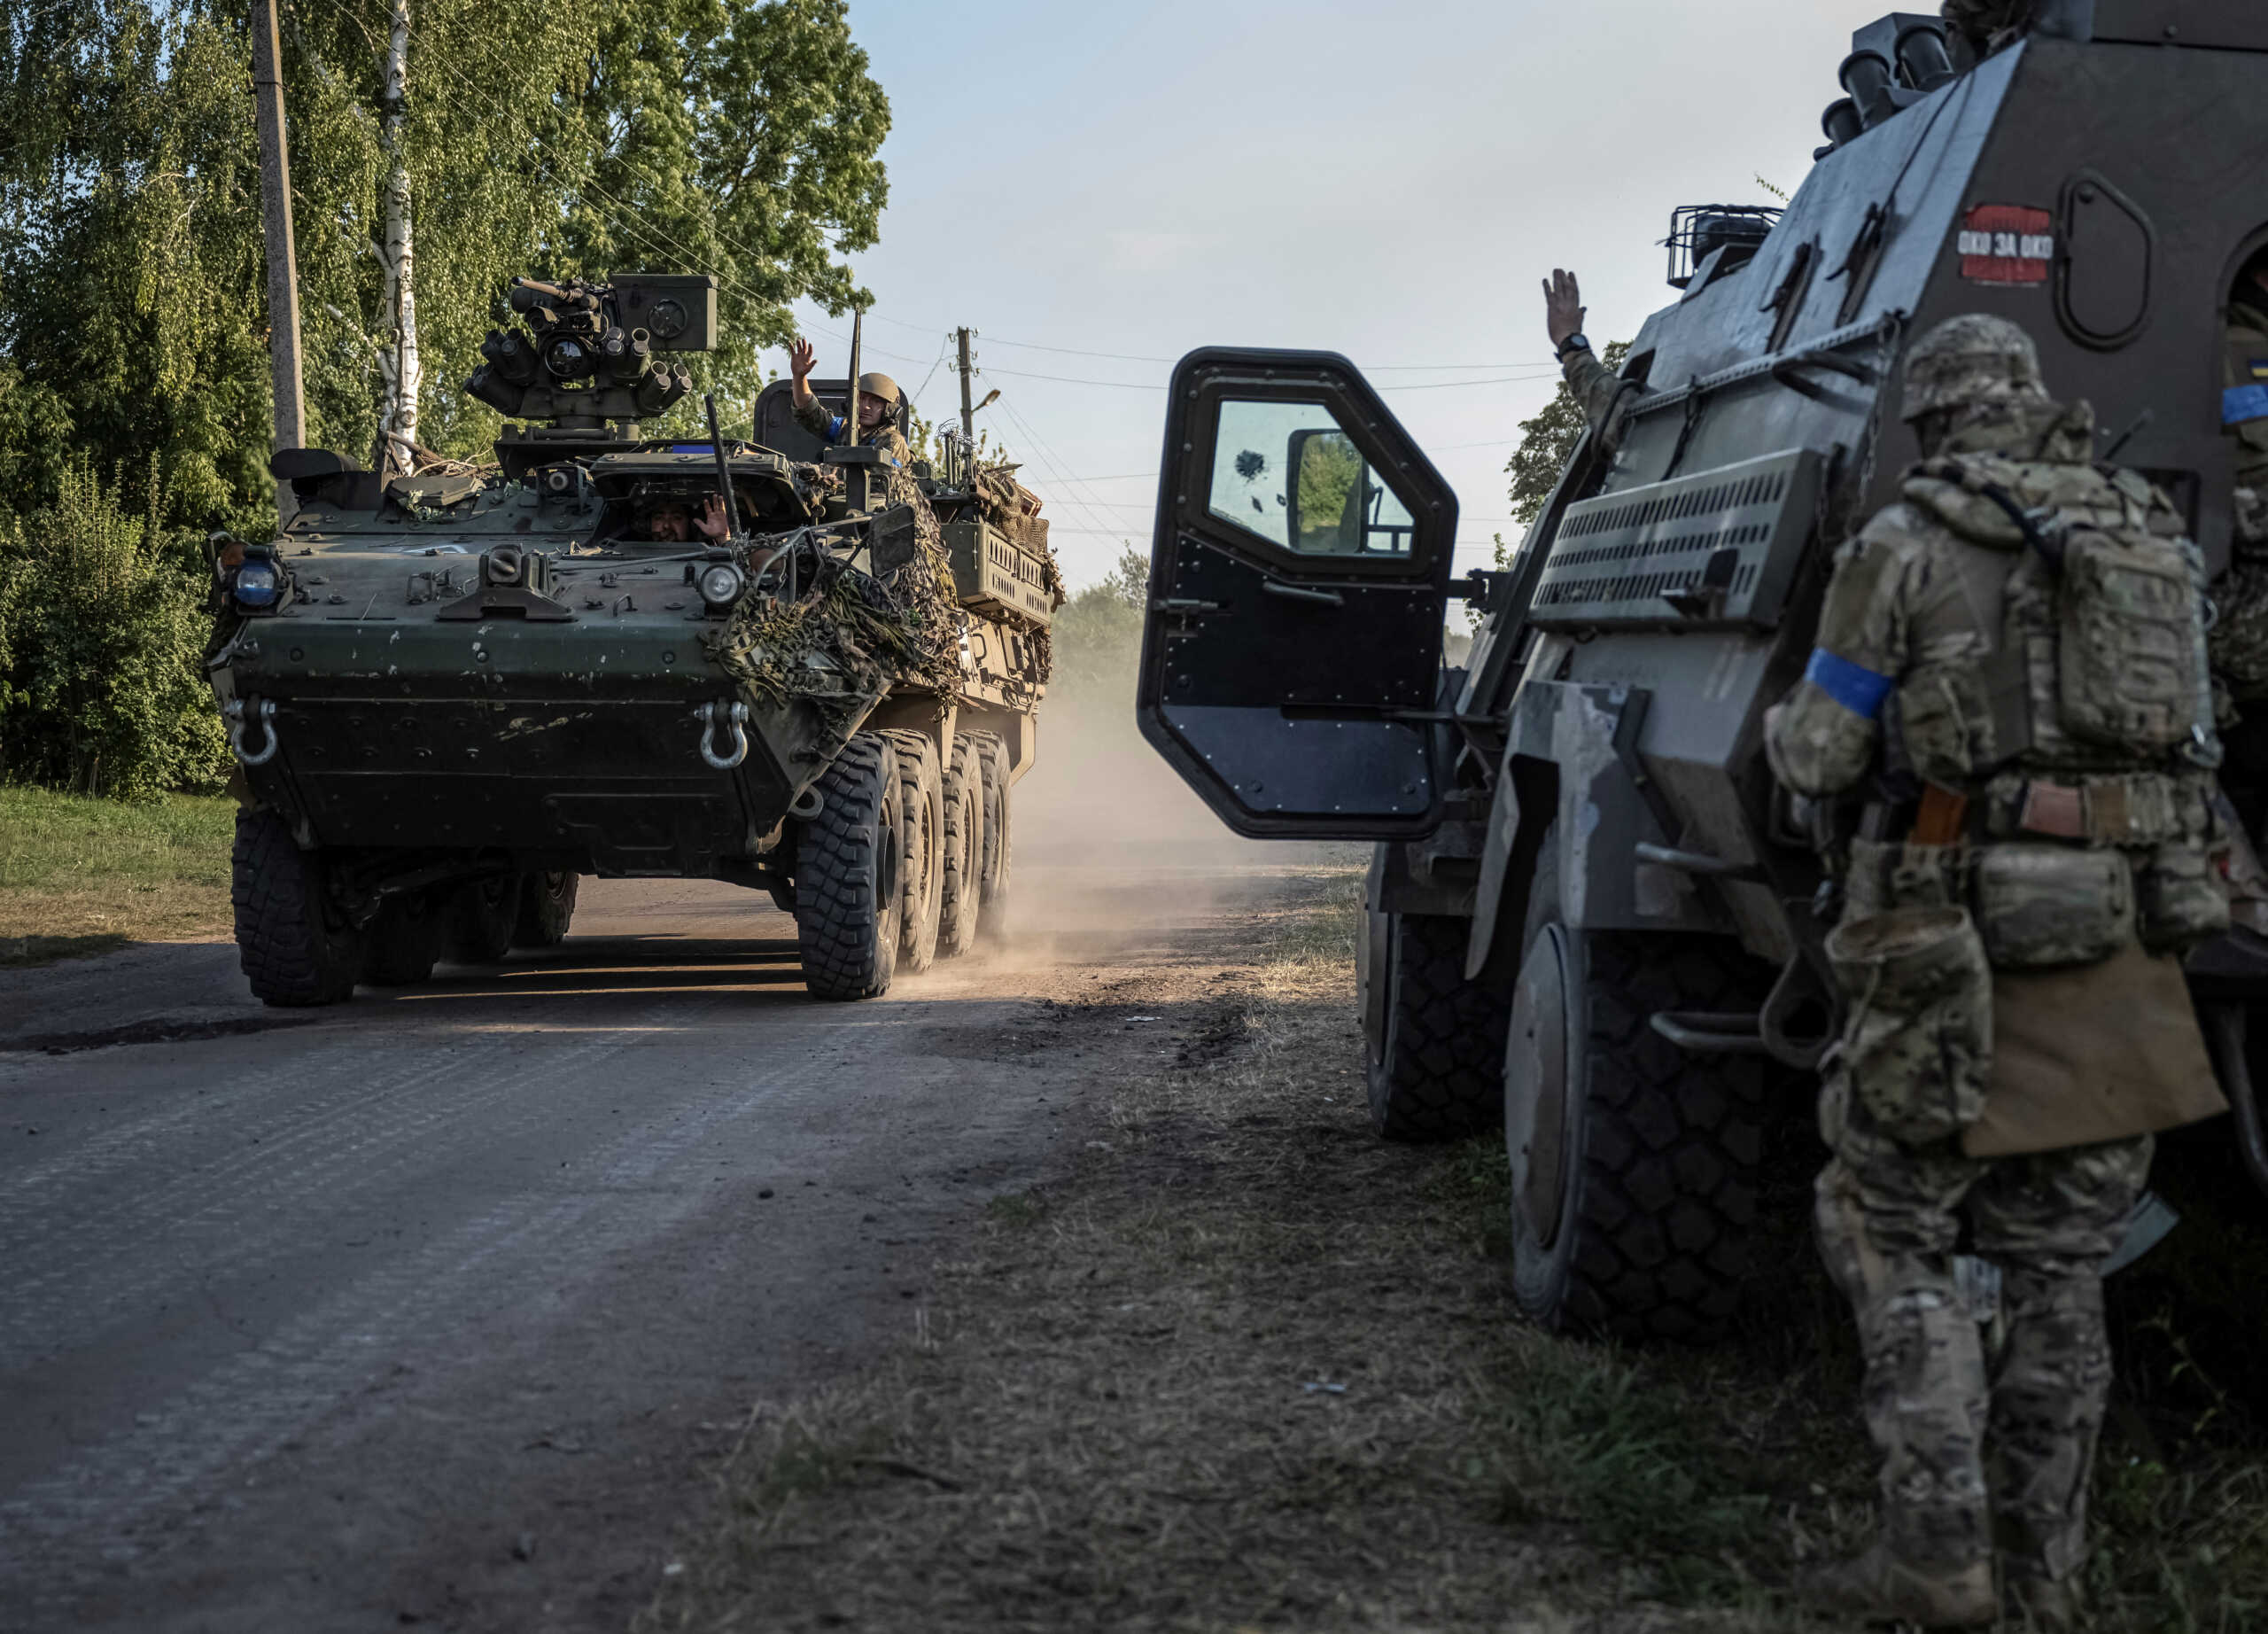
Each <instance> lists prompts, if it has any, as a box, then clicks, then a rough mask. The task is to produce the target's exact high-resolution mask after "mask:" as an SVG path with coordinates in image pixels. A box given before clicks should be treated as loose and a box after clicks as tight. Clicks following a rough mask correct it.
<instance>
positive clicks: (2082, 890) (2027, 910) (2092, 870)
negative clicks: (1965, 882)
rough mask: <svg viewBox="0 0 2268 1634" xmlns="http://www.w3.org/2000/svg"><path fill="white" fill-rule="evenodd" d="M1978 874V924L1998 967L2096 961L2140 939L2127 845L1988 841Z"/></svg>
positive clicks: (1973, 888) (1973, 894)
mask: <svg viewBox="0 0 2268 1634" xmlns="http://www.w3.org/2000/svg"><path fill="white" fill-rule="evenodd" d="M1970 879H1971V884H1970V899H1971V901H1972V903H1973V904H1974V906H1975V908H1976V913H1977V929H1978V930H1979V931H1980V932H1981V933H1982V935H1983V938H1984V943H1985V953H1986V954H1987V955H1988V956H1989V957H1990V958H1991V960H1992V964H1993V965H1994V966H1995V967H1996V968H1998V969H2007V970H2039V969H2049V968H2052V967H2054V966H2056V965H2075V964H2093V963H2095V962H2096V961H2100V960H2104V959H2108V958H2109V957H2110V956H2111V955H2112V954H2113V953H2117V952H2118V951H2119V950H2120V949H2121V948H2123V947H2124V946H2125V945H2127V944H2128V943H2130V942H2132V940H2133V939H2134V881H2133V870H2132V868H2131V866H2130V865H2129V864H2128V862H2127V860H2126V856H2125V853H2124V852H2118V851H2111V850H2109V849H2101V850H2089V849H2085V848H2083V847H2080V846H2076V845H2052V844H2041V845H2027V844H2005V845H1988V846H1985V847H1984V848H1983V849H1982V850H1981V851H1979V852H1977V861H1976V867H1975V870H1974V872H1973V873H1972V875H1971V876H1970Z"/></svg>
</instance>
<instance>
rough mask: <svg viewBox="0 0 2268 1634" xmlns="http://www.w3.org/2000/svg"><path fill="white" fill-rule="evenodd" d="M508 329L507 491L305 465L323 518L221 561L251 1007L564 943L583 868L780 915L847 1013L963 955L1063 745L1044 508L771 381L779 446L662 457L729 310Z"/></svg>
mask: <svg viewBox="0 0 2268 1634" xmlns="http://www.w3.org/2000/svg"><path fill="white" fill-rule="evenodd" d="M510 304H511V306H512V307H513V309H514V311H515V312H516V313H517V315H520V317H521V318H522V319H523V320H524V326H523V324H522V323H515V324H513V325H512V326H511V327H510V328H509V329H505V330H500V331H493V332H492V333H491V335H490V337H489V338H488V341H487V343H486V346H485V348H484V351H485V356H486V359H487V361H486V362H485V363H484V365H483V366H482V367H481V368H480V369H479V370H477V371H476V372H475V373H474V375H473V376H472V377H471V378H470V380H468V381H467V382H466V390H467V391H468V392H469V393H470V394H471V395H472V396H474V397H477V398H479V399H481V400H482V401H485V402H488V403H490V404H492V405H493V406H494V407H495V408H497V409H499V410H500V411H501V412H502V413H504V414H505V415H506V416H509V417H510V418H511V419H513V420H515V421H517V422H519V424H508V425H507V426H506V428H505V431H504V433H503V435H502V437H501V440H499V441H498V443H497V445H496V455H497V463H496V464H495V465H494V466H493V467H482V468H478V469H476V468H473V467H470V466H464V465H457V464H452V463H444V462H434V461H431V460H426V461H423V462H421V464H420V468H419V469H418V470H417V471H416V473H415V474H408V475H400V474H398V475H394V476H392V477H390V478H389V477H384V476H381V475H380V474H377V473H375V472H372V471H364V470H362V469H361V468H360V467H359V466H358V464H357V463H356V462H355V461H353V460H352V459H350V458H346V457H343V456H341V455H336V454H331V453H327V452H324V451H322V450H316V449H294V450H288V451H285V452H283V453H279V454H278V455H276V457H275V460H274V463H273V469H274V471H275V473H276V477H277V478H278V479H279V480H284V481H288V482H289V483H290V484H291V491H292V493H293V494H295V496H296V497H297V500H298V510H297V512H296V514H295V515H292V516H291V517H289V518H288V519H287V520H286V521H285V524H284V525H283V529H282V531H281V533H279V534H278V536H277V537H276V540H275V541H274V542H273V543H272V544H265V545H254V546H251V547H249V548H246V547H244V546H241V545H237V546H231V547H230V548H229V549H226V550H225V551H222V552H221V553H220V554H219V556H218V559H217V561H216V564H215V572H216V583H215V591H214V595H215V604H216V611H217V624H216V628H215V631H214V641H213V645H212V649H211V657H210V660H209V665H208V667H209V670H210V673H211V679H212V683H213V689H214V695H215V696H216V698H217V699H218V701H219V704H220V707H221V713H222V715H223V717H224V719H225V721H226V723H227V726H228V728H229V739H230V743H231V744H232V746H233V747H234V749H235V751H236V756H237V760H238V761H239V762H240V766H241V787H242V790H243V798H244V802H245V805H244V809H243V811H242V813H241V814H240V816H239V819H238V825H237V845H236V854H235V881H234V894H235V906H236V928H237V943H238V945H239V946H240V948H241V950H242V954H243V963H244V969H245V976H246V977H248V979H249V980H250V982H251V984H252V990H253V991H254V992H256V993H257V994H259V996H260V998H262V999H263V1000H267V1001H268V1002H269V1003H271V1004H283V1005H304V1004H322V1003H329V1002H332V1001H335V1000H341V999H344V998H346V997H347V996H348V995H349V994H350V993H351V992H352V991H353V988H354V986H355V984H357V983H358V982H362V983H369V984H378V985H399V984H409V983H415V982H418V981H421V980H423V979H424V978H425V977H426V976H427V975H428V974H429V973H430V972H431V969H432V968H433V966H434V964H435V962H436V961H437V960H454V961H465V962H485V961H494V960H497V959H501V958H502V957H503V956H505V954H506V953H507V951H508V950H509V948H511V947H512V946H514V945H521V946H530V945H548V944H553V943H556V942H558V941H559V940H560V939H561V938H563V937H564V936H565V935H566V933H567V927H568V923H569V921H570V918H571V915H572V913H573V911H574V906H575V898H576V890H577V881H578V879H579V877H580V876H583V875H599V876H602V877H626V876H677V877H687V878H699V879H718V880H725V881H729V882H731V883H734V884H739V885H744V886H750V887H752V888H757V889H761V890H765V891H769V892H770V893H771V894H772V896H773V899H774V900H775V901H777V902H778V903H779V904H780V906H782V907H784V908H787V909H788V910H789V911H791V912H792V913H793V914H795V917H796V927H797V935H798V939H799V943H800V947H801V952H802V956H803V967H804V980H805V983H806V984H807V985H808V986H809V987H810V989H811V991H812V992H813V993H815V994H818V995H819V996H821V997H825V998H831V999H850V998H861V997H867V996H871V995H874V994H878V993H880V992H882V991H884V990H885V989H886V988H887V987H888V986H889V984H890V981H891V977H892V975H893V972H894V971H896V970H897V969H915V970H919V969H924V968H926V967H927V966H928V964H929V962H930V961H932V960H933V959H936V958H937V957H940V956H943V955H946V954H951V953H958V952H960V951H963V950H965V949H967V947H968V946H969V945H971V944H972V943H973V941H974V940H975V937H976V935H977V933H978V930H979V928H980V926H981V925H982V924H983V922H985V921H986V920H987V919H988V918H989V917H990V916H992V915H996V914H998V912H999V911H1000V908H1001V905H1002V903H1003V900H1004V897H1005V892H1006V888H1007V883H1008V874H1009V864H1010V813H1011V808H1012V798H1011V790H1012V789H1013V786H1014V783H1015V782H1016V781H1017V780H1018V779H1019V778H1021V776H1022V774H1024V773H1025V772H1026V771H1027V770H1029V767H1030V766H1031V764H1032V759H1033V756H1034V755H1035V753H1036V752H1037V709H1038V705H1039V702H1040V698H1041V696H1042V694H1043V692H1044V691H1045V683H1046V681H1047V674H1048V666H1049V648H1048V625H1049V621H1050V619H1051V618H1052V614H1053V611H1054V608H1055V604H1056V599H1057V593H1058V588H1059V584H1058V580H1057V577H1056V573H1055V569H1054V564H1053V560H1052V556H1050V555H1049V552H1048V549H1047V545H1046V538H1045V522H1044V521H1043V520H1041V519H1040V518H1039V517H1038V515H1037V512H1038V509H1039V502H1038V501H1037V498H1036V497H1035V496H1034V495H1032V494H1030V493H1029V491H1028V490H1025V489H1023V488H1022V487H1021V486H1019V485H1018V484H1017V483H1016V482H1015V480H1014V475H1013V472H1012V471H1001V470H990V471H986V470H978V471H969V472H967V473H965V475H964V476H963V478H962V479H960V481H959V486H951V485H949V484H947V483H944V482H941V481H939V480H937V479H936V477H935V476H934V475H933V473H932V472H931V471H929V469H928V467H927V466H926V465H925V464H920V463H916V464H915V465H913V467H912V468H910V469H899V468H898V467H897V466H895V465H893V464H891V463H889V462H888V461H887V460H885V459H884V458H883V457H882V455H880V454H879V453H878V451H877V450H876V449H874V448H873V447H828V446H823V445H822V443H821V441H820V440H819V438H817V437H816V436H814V435H813V434H812V433H811V432H806V431H804V430H803V429H802V428H801V427H800V426H798V425H797V424H796V423H795V421H794V418H793V416H792V415H791V414H790V413H788V403H787V401H786V393H787V391H788V386H787V385H786V383H784V382H782V383H779V384H777V385H774V386H773V387H770V388H767V390H766V392H765V394H764V395H763V397H761V398H760V399H759V400H758V401H757V404H756V405H755V420H756V424H757V426H758V427H760V428H762V433H761V435H762V440H760V441H753V440H752V441H733V440H719V439H717V438H714V437H703V438H700V439H699V440H686V439H683V438H679V439H675V440H656V439H652V438H645V437H641V435H640V434H639V426H638V424H637V422H638V421H639V419H640V418H641V416H645V417H650V416H654V415H657V414H659V413H661V412H663V411H664V410H665V409H668V408H669V407H670V406H671V405H672V404H673V403H675V402H677V401H679V400H680V399H682V398H684V397H685V396H686V395H687V393H689V392H690V391H691V389H692V383H691V381H690V379H689V377H687V374H686V373H685V371H684V370H683V369H682V368H681V367H678V366H675V365H674V364H673V363H672V362H671V356H670V354H673V353H684V352H690V351H700V350H704V349H707V348H708V347H709V346H711V345H712V344H713V343H714V338H715V330H716V286H715V281H714V280H713V279H712V278H708V277H698V276H696V277H687V276H629V275H623V276H616V277H614V278H612V279H611V280H610V282H607V283H579V282H566V283H562V284H541V283H537V282H535V281H533V280H529V279H519V280H516V281H515V283H514V284H513V287H512V290H511V293H510ZM816 384H817V385H818V387H819V391H820V392H821V393H822V395H826V394H827V393H829V392H832V393H836V394H838V395H839V394H840V393H842V392H843V388H844V386H845V384H846V383H843V382H832V383H830V382H825V381H821V382H818V383H816ZM901 413H903V410H902V409H901ZM710 418H711V427H712V428H713V426H714V424H715V416H714V410H713V407H712V409H711V416H710ZM704 525H705V526H706V527H707V528H708V529H709V530H710V532H708V533H704V531H703V528H704ZM711 534H713V535H714V536H711Z"/></svg>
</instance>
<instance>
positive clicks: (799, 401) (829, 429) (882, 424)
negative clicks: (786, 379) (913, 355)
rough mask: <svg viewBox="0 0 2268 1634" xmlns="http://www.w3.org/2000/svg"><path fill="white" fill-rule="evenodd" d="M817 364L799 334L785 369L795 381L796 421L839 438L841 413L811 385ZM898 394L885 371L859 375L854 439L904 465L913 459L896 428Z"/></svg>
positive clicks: (829, 437) (821, 434) (832, 438)
mask: <svg viewBox="0 0 2268 1634" xmlns="http://www.w3.org/2000/svg"><path fill="white" fill-rule="evenodd" d="M818 364H819V355H818V354H817V353H816V352H814V351H813V350H812V343H811V342H810V341H808V340H805V339H804V338H801V337H798V338H796V343H795V345H794V346H791V347H789V348H788V371H789V373H791V374H792V375H793V376H794V377H795V382H796V386H795V398H794V401H795V413H796V424H799V425H801V426H803V427H804V430H806V431H809V432H812V433H814V434H815V435H817V436H819V437H821V438H824V439H825V440H827V441H828V442H841V441H842V440H843V416H841V415H839V414H835V413H834V412H832V411H830V410H829V409H827V405H826V404H824V403H822V402H820V401H819V398H818V396H817V394H815V393H813V392H812V388H811V373H812V370H813V369H814V368H816V367H818ZM900 396H901V394H900V393H899V392H898V389H897V381H895V380H893V379H891V378H890V377H889V376H888V375H879V374H866V375H860V376H859V377H858V437H857V439H856V440H857V441H858V442H860V443H866V444H871V445H872V446H873V447H877V448H880V449H881V450H882V457H883V458H884V459H885V460H887V461H889V463H891V464H893V465H897V466H899V467H904V466H905V465H909V464H911V463H913V450H912V449H910V448H908V447H906V446H905V437H904V436H903V435H902V434H900V432H899V431H898V429H897V408H898V403H899V401H900Z"/></svg>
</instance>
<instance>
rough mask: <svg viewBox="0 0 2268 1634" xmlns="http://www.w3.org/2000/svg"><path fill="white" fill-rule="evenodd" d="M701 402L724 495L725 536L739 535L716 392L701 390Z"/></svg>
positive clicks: (710, 448)
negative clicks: (719, 427) (706, 417)
mask: <svg viewBox="0 0 2268 1634" xmlns="http://www.w3.org/2000/svg"><path fill="white" fill-rule="evenodd" d="M701 403H702V406H703V408H705V409H708V410H709V451H710V452H711V454H713V455H716V456H717V486H718V488H719V489H720V490H721V491H722V492H723V494H724V495H725V525H726V527H727V528H729V529H730V530H731V532H730V533H728V534H726V537H727V538H730V539H738V538H739V537H740V536H741V508H740V503H739V502H738V501H736V500H734V498H733V468H732V467H731V465H729V464H727V463H726V460H725V439H724V436H723V434H722V433H720V432H718V430H717V393H714V392H703V393H701Z"/></svg>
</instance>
